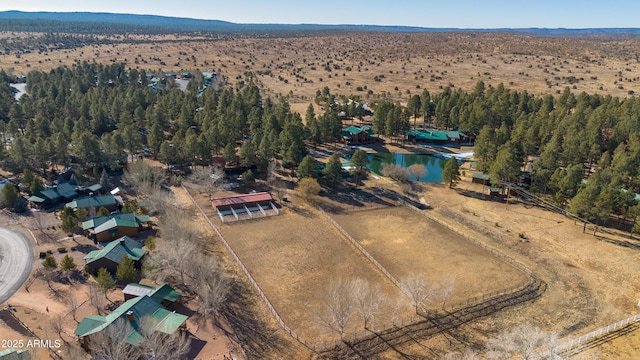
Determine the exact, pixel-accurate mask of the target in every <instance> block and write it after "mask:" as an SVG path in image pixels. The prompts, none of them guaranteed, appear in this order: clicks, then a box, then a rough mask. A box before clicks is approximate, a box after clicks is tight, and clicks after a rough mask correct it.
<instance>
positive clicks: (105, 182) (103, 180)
mask: <svg viewBox="0 0 640 360" xmlns="http://www.w3.org/2000/svg"><path fill="white" fill-rule="evenodd" d="M100 186H102V191H107V190H109V188H110V187H111V183H110V182H109V175H107V170H105V169H102V174H101V175H100Z"/></svg>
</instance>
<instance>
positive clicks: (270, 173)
mask: <svg viewBox="0 0 640 360" xmlns="http://www.w3.org/2000/svg"><path fill="white" fill-rule="evenodd" d="M277 165H278V163H277V162H276V160H275V159H273V160H271V161H269V165H267V185H268V186H269V187H271V188H272V187H273V186H274V184H275V182H276V166H277Z"/></svg>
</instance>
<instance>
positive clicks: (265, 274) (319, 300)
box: [216, 208, 409, 345]
mask: <svg viewBox="0 0 640 360" xmlns="http://www.w3.org/2000/svg"><path fill="white" fill-rule="evenodd" d="M216 225H217V226H219V229H220V231H221V232H222V234H223V236H224V237H225V239H226V240H227V242H229V244H230V245H231V247H232V248H233V249H234V251H235V252H236V254H237V255H238V257H239V258H240V259H241V260H242V262H243V263H244V265H245V266H246V267H247V268H248V269H249V271H250V272H251V274H252V276H253V277H254V279H255V280H256V282H257V283H258V284H259V286H260V287H261V288H262V290H263V292H264V293H265V294H266V296H267V297H268V298H269V300H270V301H271V303H272V304H273V306H274V307H275V308H276V311H278V313H279V315H280V316H281V317H282V319H283V321H284V322H285V323H286V324H287V325H288V326H289V327H290V328H291V329H292V330H293V331H294V332H296V333H297V334H298V335H299V336H300V337H301V338H303V339H304V340H306V341H307V342H310V343H316V344H318V345H321V344H322V341H323V340H324V341H331V340H334V339H335V338H336V336H335V334H332V333H330V332H327V331H326V329H323V326H322V325H321V324H320V323H319V321H318V317H319V313H321V312H322V311H323V310H324V307H323V300H324V298H325V295H324V294H325V292H326V291H325V289H327V287H328V286H329V284H330V283H331V281H334V280H337V279H354V278H361V279H364V280H366V281H368V282H369V283H370V284H375V285H379V286H380V288H381V292H382V293H384V294H385V295H386V296H388V297H389V298H392V299H398V298H400V297H401V296H402V297H406V296H404V295H403V294H402V293H401V292H400V290H399V289H398V288H397V287H396V286H394V285H393V283H392V282H391V281H390V280H389V279H387V278H386V277H385V276H384V275H383V274H382V273H381V272H380V271H378V270H377V269H376V268H375V267H374V266H373V265H372V264H371V263H370V262H369V261H367V259H366V258H365V257H364V256H362V255H361V254H359V253H358V252H357V250H356V249H355V248H354V247H353V246H351V245H350V244H349V243H348V242H347V241H346V240H345V239H344V238H343V237H342V235H340V234H339V233H338V232H337V231H336V230H335V229H334V228H333V227H332V226H331V225H330V224H329V222H328V221H326V220H325V219H324V218H323V217H322V216H321V215H320V214H319V213H317V212H316V211H315V210H311V209H308V208H303V209H297V210H292V209H286V210H284V211H283V212H282V215H280V216H274V217H270V218H266V219H259V220H251V221H243V222H236V223H233V224H224V225H222V224H220V223H219V220H218V221H217V222H216ZM406 300H407V301H408V298H407V299H406ZM394 302H395V301H394ZM407 311H408V308H407ZM406 315H407V316H408V315H409V314H408V313H407V314H406ZM390 316H391V315H390V313H387V314H383V315H381V317H380V318H379V319H378V320H379V321H380V322H383V323H391V320H392V319H391V318H390ZM354 331H362V323H361V322H358V321H352V322H351V326H350V328H349V329H348V331H347V333H352V332H354Z"/></svg>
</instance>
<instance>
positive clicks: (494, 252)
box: [398, 199, 537, 279]
mask: <svg viewBox="0 0 640 360" xmlns="http://www.w3.org/2000/svg"><path fill="white" fill-rule="evenodd" d="M398 201H399V202H400V203H402V204H404V205H405V206H406V207H408V208H409V209H411V210H413V211H415V212H417V213H418V214H421V215H422V216H424V217H426V218H428V219H430V220H432V221H435V222H437V223H438V224H440V225H442V226H444V227H446V228H447V229H449V230H451V231H453V232H455V233H456V234H458V235H460V236H462V237H463V238H464V239H466V240H467V241H469V242H471V243H472V244H474V245H476V246H478V247H480V248H482V249H484V250H486V251H488V252H489V253H491V254H492V255H495V256H497V257H499V258H501V259H502V260H504V261H506V262H507V263H509V264H510V265H512V266H513V267H515V268H517V269H519V270H521V271H523V272H524V273H526V274H527V275H529V276H531V277H533V278H534V279H537V276H536V275H535V274H534V273H533V271H531V270H530V269H529V268H528V267H526V266H525V265H524V264H522V263H520V262H518V261H516V260H514V259H513V258H511V257H509V256H508V255H506V254H504V253H501V252H500V251H498V250H496V249H494V248H492V247H490V246H488V245H486V244H484V243H482V242H480V241H478V240H476V239H474V238H473V237H471V236H469V235H466V234H464V233H463V232H462V231H460V230H458V229H456V228H454V227H452V226H451V225H449V224H448V223H446V222H444V221H442V220H441V219H438V218H437V217H435V216H432V215H431V214H429V213H427V212H425V211H422V210H420V209H418V208H417V207H416V206H415V205H413V204H411V203H409V202H407V201H405V200H403V199H398Z"/></svg>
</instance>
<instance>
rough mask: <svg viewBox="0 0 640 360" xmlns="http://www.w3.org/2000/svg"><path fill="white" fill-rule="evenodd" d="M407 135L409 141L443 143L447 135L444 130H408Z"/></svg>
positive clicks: (447, 139) (447, 138) (446, 139)
mask: <svg viewBox="0 0 640 360" xmlns="http://www.w3.org/2000/svg"><path fill="white" fill-rule="evenodd" d="M407 137H408V138H409V140H410V141H425V142H432V143H445V142H447V141H449V137H448V136H447V133H446V132H445V131H440V130H409V131H408V132H407Z"/></svg>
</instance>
